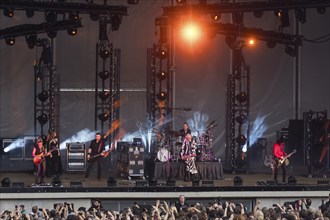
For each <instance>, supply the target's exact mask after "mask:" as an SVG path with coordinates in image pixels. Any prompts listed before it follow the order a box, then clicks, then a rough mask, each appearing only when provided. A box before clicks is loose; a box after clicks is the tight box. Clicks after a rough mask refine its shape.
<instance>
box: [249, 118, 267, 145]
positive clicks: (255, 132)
mask: <svg viewBox="0 0 330 220" xmlns="http://www.w3.org/2000/svg"><path fill="white" fill-rule="evenodd" d="M265 119H266V116H260V115H259V114H258V115H257V118H256V119H255V120H254V122H253V123H251V132H250V146H251V145H253V144H254V143H256V141H257V139H258V138H261V137H263V135H264V134H265V132H266V130H267V126H266V124H265Z"/></svg>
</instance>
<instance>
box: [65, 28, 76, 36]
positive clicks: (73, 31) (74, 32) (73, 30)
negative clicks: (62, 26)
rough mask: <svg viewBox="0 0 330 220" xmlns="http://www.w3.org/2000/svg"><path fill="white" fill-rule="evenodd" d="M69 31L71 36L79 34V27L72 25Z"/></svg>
mask: <svg viewBox="0 0 330 220" xmlns="http://www.w3.org/2000/svg"><path fill="white" fill-rule="evenodd" d="M67 32H68V34H69V35H70V36H74V35H76V34H77V28H75V27H71V28H69V29H68V30H67Z"/></svg>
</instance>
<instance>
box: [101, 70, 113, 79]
mask: <svg viewBox="0 0 330 220" xmlns="http://www.w3.org/2000/svg"><path fill="white" fill-rule="evenodd" d="M99 76H100V78H101V79H103V80H106V79H108V78H109V77H110V73H109V71H107V70H105V71H101V72H100V73H99Z"/></svg>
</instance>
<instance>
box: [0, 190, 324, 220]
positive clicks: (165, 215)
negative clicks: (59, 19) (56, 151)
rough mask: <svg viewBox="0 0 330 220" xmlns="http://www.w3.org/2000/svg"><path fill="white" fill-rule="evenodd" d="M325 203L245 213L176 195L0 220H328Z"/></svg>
mask: <svg viewBox="0 0 330 220" xmlns="http://www.w3.org/2000/svg"><path fill="white" fill-rule="evenodd" d="M329 218H330V195H329V201H325V202H324V200H322V204H321V205H320V206H319V207H318V208H314V207H312V201H311V199H308V198H306V199H302V200H296V201H294V202H286V203H284V204H283V205H280V204H274V205H273V207H270V208H267V207H260V201H257V203H256V205H255V206H254V207H253V210H251V211H247V209H246V207H244V205H243V204H241V203H236V204H235V203H232V202H230V201H221V200H217V201H216V202H210V203H209V204H207V205H203V204H201V203H195V204H190V205H188V203H187V202H186V200H185V197H184V195H180V197H179V199H178V201H177V202H175V203H171V202H170V203H168V202H166V201H160V200H156V202H155V204H153V205H150V206H146V205H143V206H142V205H141V206H139V205H138V204H137V203H134V205H133V206H132V207H128V208H126V209H123V210H120V211H114V210H106V209H104V208H103V206H102V204H101V201H100V200H92V203H91V207H89V208H86V207H80V208H78V209H77V210H75V209H74V204H71V203H66V202H65V203H58V204H55V205H54V208H53V209H50V210H49V209H46V208H38V207H37V206H33V207H32V210H31V212H30V213H29V214H28V213H27V212H26V210H25V209H24V206H23V205H21V206H16V207H15V209H14V210H13V211H9V210H6V211H2V212H1V214H0V219H1V220H117V219H119V220H138V219H141V220H149V219H151V220H158V219H159V220H160V219H164V220H174V219H178V220H186V219H192V220H197V219H201V220H204V219H210V220H263V219H267V220H282V219H284V220H297V219H299V220H302V219H303V220H312V219H317V220H329Z"/></svg>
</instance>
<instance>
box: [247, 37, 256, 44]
mask: <svg viewBox="0 0 330 220" xmlns="http://www.w3.org/2000/svg"><path fill="white" fill-rule="evenodd" d="M248 43H249V45H250V46H253V45H254V44H255V40H254V39H253V38H250V39H249V40H248Z"/></svg>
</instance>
